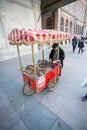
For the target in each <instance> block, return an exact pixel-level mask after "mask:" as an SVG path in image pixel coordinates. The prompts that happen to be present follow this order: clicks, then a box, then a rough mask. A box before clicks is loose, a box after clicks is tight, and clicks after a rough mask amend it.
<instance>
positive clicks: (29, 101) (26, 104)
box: [12, 95, 38, 118]
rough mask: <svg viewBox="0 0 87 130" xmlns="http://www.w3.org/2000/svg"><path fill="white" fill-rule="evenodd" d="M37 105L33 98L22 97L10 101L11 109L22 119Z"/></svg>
mask: <svg viewBox="0 0 87 130" xmlns="http://www.w3.org/2000/svg"><path fill="white" fill-rule="evenodd" d="M37 104H38V101H37V100H36V99H35V98H34V97H33V96H24V95H22V96H19V97H18V98H16V99H15V100H13V101H12V105H13V107H14V108H15V109H16V111H17V113H18V114H19V115H20V116H21V117H22V118H23V117H24V116H25V115H26V114H28V113H29V112H30V111H31V110H32V109H33V108H34V107H35V106H36V105H37Z"/></svg>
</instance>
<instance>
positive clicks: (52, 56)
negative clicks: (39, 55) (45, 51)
mask: <svg viewBox="0 0 87 130" xmlns="http://www.w3.org/2000/svg"><path fill="white" fill-rule="evenodd" d="M52 48H53V49H52V50H51V52H50V55H49V60H50V62H52V61H55V60H58V50H59V60H60V62H61V65H62V67H63V60H64V59H65V52H64V51H63V49H61V48H60V47H59V49H58V43H54V44H53V46H52Z"/></svg>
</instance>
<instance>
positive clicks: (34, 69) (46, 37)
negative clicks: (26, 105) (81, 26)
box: [8, 28, 70, 96]
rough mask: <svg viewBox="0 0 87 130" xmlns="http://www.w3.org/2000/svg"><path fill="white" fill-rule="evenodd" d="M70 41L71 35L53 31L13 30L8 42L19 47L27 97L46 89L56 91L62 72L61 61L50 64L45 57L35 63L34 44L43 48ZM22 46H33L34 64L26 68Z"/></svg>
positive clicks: (24, 90)
mask: <svg viewBox="0 0 87 130" xmlns="http://www.w3.org/2000/svg"><path fill="white" fill-rule="evenodd" d="M68 39H70V34H69V33H64V32H60V31H56V30H52V29H18V28H14V29H12V31H11V32H10V33H9V35H8V40H9V43H10V45H16V46H17V52H18V58H19V63H20V68H21V71H22V75H23V80H24V85H23V92H24V94H25V95H27V96H29V95H31V94H33V93H34V92H35V91H36V92H40V91H41V90H43V89H44V88H46V87H48V88H49V90H51V91H52V90H54V89H55V87H56V83H57V80H58V77H59V76H61V71H62V66H61V64H60V61H59V59H58V60H57V61H54V62H53V63H50V62H49V61H48V60H44V55H43V59H41V60H39V61H38V62H37V63H35V54H34V44H38V45H39V46H41V45H44V44H48V43H49V44H50V45H52V44H53V43H54V42H57V43H58V42H59V41H62V40H68ZM20 45H26V46H31V52H32V63H33V64H29V65H27V66H26V67H24V68H23V67H22V63H21V56H20V51H19V46H20ZM58 45H59V44H58Z"/></svg>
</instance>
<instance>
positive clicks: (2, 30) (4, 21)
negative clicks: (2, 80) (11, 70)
mask: <svg viewBox="0 0 87 130" xmlns="http://www.w3.org/2000/svg"><path fill="white" fill-rule="evenodd" d="M40 13H41V12H40V0H25V1H24V0H14V1H12V0H0V61H2V60H7V59H10V58H13V57H16V56H17V50H16V46H11V45H9V43H8V34H9V32H10V31H11V30H12V28H41V18H40V19H39V15H40ZM35 50H36V51H37V46H35ZM20 51H21V55H25V54H28V53H30V52H31V49H30V47H26V46H21V47H20Z"/></svg>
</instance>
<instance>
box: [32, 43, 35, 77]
mask: <svg viewBox="0 0 87 130" xmlns="http://www.w3.org/2000/svg"><path fill="white" fill-rule="evenodd" d="M31 50H32V60H33V66H34V73H35V76H36V67H35V60H34V59H35V58H34V46H33V44H31Z"/></svg>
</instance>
